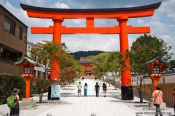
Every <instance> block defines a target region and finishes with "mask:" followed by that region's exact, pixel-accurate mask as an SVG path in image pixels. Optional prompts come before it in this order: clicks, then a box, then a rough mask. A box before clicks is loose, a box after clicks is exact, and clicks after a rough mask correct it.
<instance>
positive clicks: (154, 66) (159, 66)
mask: <svg viewBox="0 0 175 116" xmlns="http://www.w3.org/2000/svg"><path fill="white" fill-rule="evenodd" d="M146 66H147V68H148V69H150V72H151V73H150V77H151V78H152V79H153V83H154V89H156V87H157V85H158V82H159V78H160V77H161V75H162V74H161V73H162V71H163V68H164V67H165V66H166V62H165V61H163V60H162V59H160V58H158V57H156V58H154V59H152V60H150V61H148V62H146Z"/></svg>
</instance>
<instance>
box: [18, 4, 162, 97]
mask: <svg viewBox="0 0 175 116" xmlns="http://www.w3.org/2000/svg"><path fill="white" fill-rule="evenodd" d="M160 4H161V2H159V3H154V4H150V5H146V6H139V7H130V8H108V9H57V8H42V7H34V6H29V5H25V4H21V7H22V8H23V9H24V10H26V11H27V14H28V16H29V17H33V18H45V19H52V20H53V22H54V25H53V26H49V27H32V28H31V32H32V33H33V34H52V35H53V42H54V43H58V44H61V35H62V34H77V33H80V34H82V33H84V34H87V33H91V34H95V33H98V34H119V35H120V52H121V54H122V55H123V57H125V53H126V51H127V50H128V49H129V46H128V34H140V33H149V32H150V27H149V26H144V27H132V26H129V25H127V21H128V19H129V18H138V17H147V16H152V15H153V14H154V11H155V9H157V8H158V7H159V6H160ZM78 18H85V19H86V27H65V26H62V22H63V21H64V19H78ZM95 18H99V19H102V18H103V19H104V18H106V19H111V18H112V19H116V20H118V21H119V26H114V27H95V26H94V19H95ZM125 65H126V66H127V67H128V68H130V60H129V59H126V60H125ZM128 68H122V69H121V70H122V88H121V92H122V99H123V100H132V99H133V89H132V84H131V72H130V70H128ZM55 78H60V63H59V62H57V61H56V60H52V61H51V74H50V79H51V80H52V79H55Z"/></svg>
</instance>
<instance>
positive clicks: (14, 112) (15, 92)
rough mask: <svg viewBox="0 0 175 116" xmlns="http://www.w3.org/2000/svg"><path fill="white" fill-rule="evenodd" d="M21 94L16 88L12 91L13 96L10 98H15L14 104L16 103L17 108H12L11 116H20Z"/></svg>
mask: <svg viewBox="0 0 175 116" xmlns="http://www.w3.org/2000/svg"><path fill="white" fill-rule="evenodd" d="M19 92H20V90H19V89H17V88H14V89H13V91H12V95H11V96H10V97H13V99H14V103H15V106H14V107H12V108H10V116H19V100H20V98H19ZM7 99H8V98H7ZM7 102H8V101H7Z"/></svg>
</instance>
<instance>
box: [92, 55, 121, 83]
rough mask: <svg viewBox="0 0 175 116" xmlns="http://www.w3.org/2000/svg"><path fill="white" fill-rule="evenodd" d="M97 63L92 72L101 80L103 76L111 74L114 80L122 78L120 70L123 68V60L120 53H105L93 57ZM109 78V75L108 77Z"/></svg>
mask: <svg viewBox="0 0 175 116" xmlns="http://www.w3.org/2000/svg"><path fill="white" fill-rule="evenodd" d="M93 60H94V62H95V64H94V66H93V68H92V70H93V73H94V74H95V75H96V76H97V77H99V78H101V77H102V76H104V75H106V74H109V73H110V76H111V77H112V79H114V80H115V78H119V77H120V68H121V66H122V62H121V61H122V59H121V55H120V53H119V52H105V53H101V54H99V55H96V56H94V57H93ZM108 76H109V75H108ZM114 80H112V82H114ZM108 81H110V80H109V79H108Z"/></svg>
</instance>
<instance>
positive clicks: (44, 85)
mask: <svg viewBox="0 0 175 116" xmlns="http://www.w3.org/2000/svg"><path fill="white" fill-rule="evenodd" d="M31 82H32V88H31V93H33V94H40V93H41V92H43V93H45V92H47V91H48V87H49V84H50V80H45V79H37V78H35V79H32V81H31Z"/></svg>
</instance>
